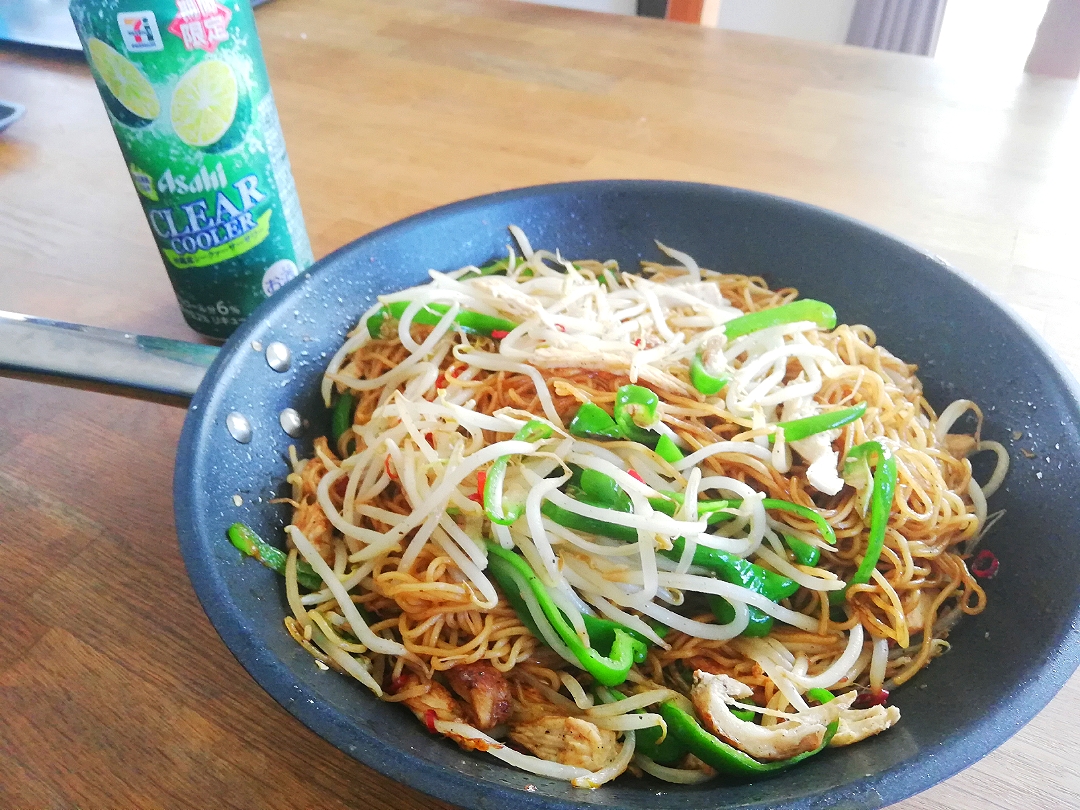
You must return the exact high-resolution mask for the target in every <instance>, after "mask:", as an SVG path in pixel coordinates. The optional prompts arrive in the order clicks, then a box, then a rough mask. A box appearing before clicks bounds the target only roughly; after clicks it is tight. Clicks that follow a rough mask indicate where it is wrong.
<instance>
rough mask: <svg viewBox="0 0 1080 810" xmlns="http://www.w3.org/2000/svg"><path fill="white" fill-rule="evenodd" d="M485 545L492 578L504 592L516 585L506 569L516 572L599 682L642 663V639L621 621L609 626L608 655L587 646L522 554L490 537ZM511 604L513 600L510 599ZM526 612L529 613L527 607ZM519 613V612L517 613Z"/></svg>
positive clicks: (613, 681) (620, 678)
mask: <svg viewBox="0 0 1080 810" xmlns="http://www.w3.org/2000/svg"><path fill="white" fill-rule="evenodd" d="M487 549H488V568H489V570H490V571H491V574H492V576H493V577H494V578H495V581H496V582H497V583H499V586H500V587H501V588H502V590H503V593H505V594H509V593H510V592H512V591H513V590H514V589H515V587H517V584H516V582H515V579H514V577H513V575H512V574H509V573H508V572H509V571H512V572H514V573H516V574H517V576H518V577H520V578H521V579H522V580H524V582H525V583H526V586H527V587H528V588H529V589H530V590H531V591H532V593H533V596H535V597H536V601H537V602H538V603H539V605H540V609H541V611H543V614H544V617H545V618H546V619H547V620H548V622H549V623H550V624H551V627H552V628H553V629H554V630H555V632H556V634H558V636H559V638H560V639H561V640H562V642H563V643H564V644H565V645H566V646H567V647H568V648H569V649H570V652H571V653H573V654H574V657H576V658H577V659H578V662H579V663H580V665H581V668H582V669H584V670H585V671H586V672H588V673H589V674H590V675H592V676H593V677H594V678H596V680H597V681H598V682H599V683H601V684H603V685H604V686H618V685H619V684H621V683H623V682H624V681H625V680H626V675H627V673H628V672H629V671H630V667H631V666H633V664H634V663H635V662H637V663H641V662H642V661H644V660H645V656H646V654H647V649H646V645H645V643H644V642H643V641H641V639H640V638H636V637H635V636H634V635H632V634H631V633H630V632H628V628H625V627H623V626H622V625H616V626H615V627H614V628H611V649H610V651H609V652H608V654H607V655H602V654H601V653H600V652H599V651H597V650H596V649H595V648H594V647H591V646H586V645H585V643H584V642H582V640H581V639H580V638H579V637H578V634H577V633H576V632H575V631H574V628H573V627H572V626H571V625H570V623H569V622H568V621H567V620H566V617H565V616H564V615H563V613H562V611H561V610H559V608H558V607H557V606H556V605H555V603H554V602H553V601H552V599H551V597H550V596H549V595H548V592H547V589H546V588H545V587H544V583H542V582H541V581H540V578H539V577H538V576H536V573H535V572H534V571H533V570H532V568H531V567H530V566H529V564H528V563H527V562H526V561H525V559H524V558H523V557H521V556H519V555H518V554H515V553H514V552H513V551H509V550H507V549H504V548H503V547H502V546H500V545H499V544H498V543H492V542H490V541H489V542H488V544H487ZM507 598H508V599H509V598H510V597H509V596H508V597H507ZM523 602H524V600H523V599H522V598H521V595H520V593H519V594H518V605H520V604H521V603H523ZM511 604H514V603H513V602H511ZM515 610H519V608H518V607H517V606H515ZM526 614H528V611H527V610H526ZM519 615H521V614H520V613H519ZM612 624H615V623H614V622H613V623H612ZM526 626H528V625H526ZM534 627H535V620H534V621H533V622H532V627H530V630H532V629H533V628H534ZM586 629H588V623H586ZM537 638H542V636H541V635H539V634H537ZM590 641H592V643H594V644H595V643H596V641H595V640H593V639H592V635H591V633H590Z"/></svg>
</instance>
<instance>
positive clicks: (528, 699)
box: [510, 682, 567, 725]
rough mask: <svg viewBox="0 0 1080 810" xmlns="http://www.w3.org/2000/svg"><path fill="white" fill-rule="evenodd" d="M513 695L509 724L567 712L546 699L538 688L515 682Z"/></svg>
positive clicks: (528, 721) (517, 723)
mask: <svg viewBox="0 0 1080 810" xmlns="http://www.w3.org/2000/svg"><path fill="white" fill-rule="evenodd" d="M513 696H514V702H513V710H512V712H511V715H510V723H511V725H519V724H521V723H531V722H533V721H534V720H539V719H540V718H542V717H545V716H549V715H566V714H567V711H566V710H565V709H564V708H563V707H562V706H559V705H557V704H554V703H551V702H550V701H548V699H547V698H546V697H544V695H543V694H542V693H541V692H540V690H539V689H536V688H535V687H532V686H525V685H523V684H522V683H520V682H515V683H514V692H513Z"/></svg>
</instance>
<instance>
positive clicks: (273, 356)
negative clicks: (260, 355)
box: [266, 341, 292, 372]
mask: <svg viewBox="0 0 1080 810" xmlns="http://www.w3.org/2000/svg"><path fill="white" fill-rule="evenodd" d="M266 364H267V365H268V366H270V368H272V369H273V370H274V371H282V372H284V371H288V370H289V366H290V365H291V364H292V354H291V353H290V352H289V347H288V346H286V345H285V344H284V343H278V342H277V341H275V342H274V343H271V344H270V345H269V346H267V347H266Z"/></svg>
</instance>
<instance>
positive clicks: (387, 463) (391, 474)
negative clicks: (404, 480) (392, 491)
mask: <svg viewBox="0 0 1080 810" xmlns="http://www.w3.org/2000/svg"><path fill="white" fill-rule="evenodd" d="M383 469H384V470H386V475H387V476H388V477H389V478H390V480H391V481H397V480H398V476H397V473H396V472H395V471H394V467H393V465H392V464H391V463H390V456H387V457H386V461H384V462H383Z"/></svg>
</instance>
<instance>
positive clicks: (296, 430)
mask: <svg viewBox="0 0 1080 810" xmlns="http://www.w3.org/2000/svg"><path fill="white" fill-rule="evenodd" d="M278 421H279V422H280V423H281V429H282V430H284V431H285V432H286V433H288V434H289V435H290V436H292V437H293V438H294V439H295V438H296V437H297V436H299V435H300V434H301V433H302V432H303V430H304V420H303V419H301V418H300V414H298V413H297V412H296V411H295V410H294V409H293V408H286V409H285V410H283V411H282V412H281V415H280V416H278Z"/></svg>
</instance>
